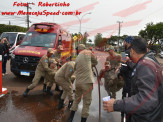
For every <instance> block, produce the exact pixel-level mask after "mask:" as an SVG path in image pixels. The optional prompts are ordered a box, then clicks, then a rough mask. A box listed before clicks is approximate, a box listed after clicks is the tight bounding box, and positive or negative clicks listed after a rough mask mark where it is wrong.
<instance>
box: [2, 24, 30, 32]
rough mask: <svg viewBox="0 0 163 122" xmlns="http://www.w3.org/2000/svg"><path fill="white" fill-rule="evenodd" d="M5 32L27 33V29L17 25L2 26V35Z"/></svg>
mask: <svg viewBox="0 0 163 122" xmlns="http://www.w3.org/2000/svg"><path fill="white" fill-rule="evenodd" d="M3 32H27V28H24V27H20V26H16V25H5V24H0V34H1V33H3Z"/></svg>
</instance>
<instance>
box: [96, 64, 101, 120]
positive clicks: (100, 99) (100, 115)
mask: <svg viewBox="0 0 163 122" xmlns="http://www.w3.org/2000/svg"><path fill="white" fill-rule="evenodd" d="M95 70H96V74H97V82H98V93H99V122H101V92H100V80H99V77H98V71H97V68H96V66H95Z"/></svg>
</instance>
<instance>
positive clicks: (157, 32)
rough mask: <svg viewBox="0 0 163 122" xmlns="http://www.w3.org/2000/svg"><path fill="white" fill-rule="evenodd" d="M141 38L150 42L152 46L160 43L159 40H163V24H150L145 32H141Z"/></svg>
mask: <svg viewBox="0 0 163 122" xmlns="http://www.w3.org/2000/svg"><path fill="white" fill-rule="evenodd" d="M139 36H141V37H143V38H145V39H146V40H150V44H151V45H153V44H154V43H156V42H158V43H159V39H161V38H163V22H160V23H157V24H153V23H148V24H147V25H146V27H145V29H144V30H140V32H139Z"/></svg>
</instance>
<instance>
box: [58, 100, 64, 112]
mask: <svg viewBox="0 0 163 122" xmlns="http://www.w3.org/2000/svg"><path fill="white" fill-rule="evenodd" d="M63 107H64V100H62V99H60V100H59V104H58V109H59V110H60V109H62V108H63Z"/></svg>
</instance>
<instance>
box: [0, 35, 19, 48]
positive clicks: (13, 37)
mask: <svg viewBox="0 0 163 122" xmlns="http://www.w3.org/2000/svg"><path fill="white" fill-rule="evenodd" d="M16 36H17V33H2V35H1V39H2V38H7V40H8V41H9V43H10V46H13V45H14V43H15V40H16Z"/></svg>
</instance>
